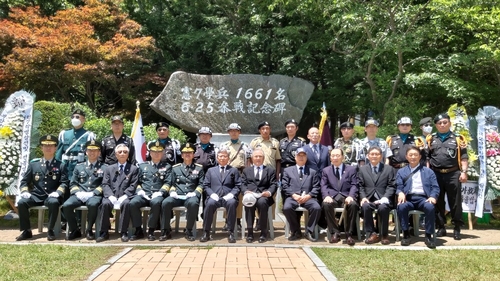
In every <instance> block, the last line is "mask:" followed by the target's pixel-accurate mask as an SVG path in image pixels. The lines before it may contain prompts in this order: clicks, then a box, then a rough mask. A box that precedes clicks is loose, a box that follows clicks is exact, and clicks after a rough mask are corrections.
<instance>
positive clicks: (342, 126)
mask: <svg viewBox="0 0 500 281" xmlns="http://www.w3.org/2000/svg"><path fill="white" fill-rule="evenodd" d="M343 128H351V129H352V128H354V124H353V123H351V122H349V121H347V122H344V123H342V124H340V129H343Z"/></svg>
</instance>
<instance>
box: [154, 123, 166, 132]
mask: <svg viewBox="0 0 500 281" xmlns="http://www.w3.org/2000/svg"><path fill="white" fill-rule="evenodd" d="M168 126H169V124H168V123H167V122H158V124H156V130H157V131H158V129H159V128H163V127H165V128H167V129H168Z"/></svg>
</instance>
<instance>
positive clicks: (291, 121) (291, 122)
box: [285, 119, 299, 127]
mask: <svg viewBox="0 0 500 281" xmlns="http://www.w3.org/2000/svg"><path fill="white" fill-rule="evenodd" d="M288 124H295V126H298V125H299V123H297V121H295V119H288V120H286V121H285V127H286V126H287V125H288Z"/></svg>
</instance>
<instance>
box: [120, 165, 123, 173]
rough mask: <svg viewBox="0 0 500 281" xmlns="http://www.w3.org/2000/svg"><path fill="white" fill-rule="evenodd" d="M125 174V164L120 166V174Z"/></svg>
mask: <svg viewBox="0 0 500 281" xmlns="http://www.w3.org/2000/svg"><path fill="white" fill-rule="evenodd" d="M122 173H123V164H121V165H120V174H122Z"/></svg>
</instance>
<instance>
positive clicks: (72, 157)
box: [55, 128, 95, 180]
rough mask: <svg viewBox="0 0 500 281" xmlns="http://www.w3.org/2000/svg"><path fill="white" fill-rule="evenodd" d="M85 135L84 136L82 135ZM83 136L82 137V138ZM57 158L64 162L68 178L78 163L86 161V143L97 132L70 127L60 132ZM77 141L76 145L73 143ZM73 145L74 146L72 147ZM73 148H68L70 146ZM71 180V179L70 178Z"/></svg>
mask: <svg viewBox="0 0 500 281" xmlns="http://www.w3.org/2000/svg"><path fill="white" fill-rule="evenodd" d="M82 136H83V137H82ZM80 137H81V138H80ZM58 139H59V143H58V144H57V150H56V155H55V158H56V160H58V161H61V162H63V164H64V167H65V169H66V174H67V175H68V178H70V177H71V176H72V175H73V170H74V169H75V166H76V164H77V163H81V162H85V151H84V148H85V143H86V142H87V141H90V140H94V139H95V134H94V133H93V132H91V131H87V130H85V129H84V128H80V129H76V130H75V129H69V130H64V131H61V132H60V133H59V137H58ZM74 142H76V143H75V145H74V146H72V144H73V143H74ZM71 146H72V147H71ZM70 147H71V149H68V148H70ZM68 180H69V179H68Z"/></svg>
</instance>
